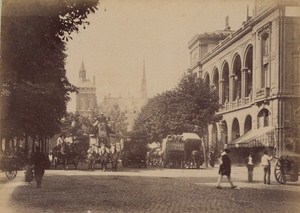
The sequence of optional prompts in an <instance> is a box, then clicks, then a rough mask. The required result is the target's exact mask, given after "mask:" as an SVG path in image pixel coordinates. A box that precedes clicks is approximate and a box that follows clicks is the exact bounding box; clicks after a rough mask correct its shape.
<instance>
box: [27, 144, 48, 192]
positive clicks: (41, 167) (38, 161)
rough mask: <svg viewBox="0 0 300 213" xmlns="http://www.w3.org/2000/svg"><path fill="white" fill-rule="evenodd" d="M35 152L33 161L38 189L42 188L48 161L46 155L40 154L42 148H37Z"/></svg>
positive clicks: (32, 157)
mask: <svg viewBox="0 0 300 213" xmlns="http://www.w3.org/2000/svg"><path fill="white" fill-rule="evenodd" d="M35 150H36V151H35V152H34V153H33V154H32V156H31V159H32V162H33V164H34V176H35V180H36V184H37V187H38V188H41V186H42V179H43V176H44V173H45V168H46V165H47V160H46V157H45V155H44V154H43V153H42V152H40V147H39V146H37V147H36V148H35Z"/></svg>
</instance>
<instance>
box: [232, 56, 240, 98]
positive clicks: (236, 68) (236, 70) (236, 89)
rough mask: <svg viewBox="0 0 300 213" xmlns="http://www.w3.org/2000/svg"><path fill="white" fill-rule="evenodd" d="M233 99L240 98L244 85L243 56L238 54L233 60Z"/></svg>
mask: <svg viewBox="0 0 300 213" xmlns="http://www.w3.org/2000/svg"><path fill="white" fill-rule="evenodd" d="M233 74H234V83H233V91H232V92H233V100H236V99H239V98H240V97H241V88H242V87H241V85H242V79H241V77H242V75H241V57H240V56H239V55H237V56H236V57H235V58H234V61H233Z"/></svg>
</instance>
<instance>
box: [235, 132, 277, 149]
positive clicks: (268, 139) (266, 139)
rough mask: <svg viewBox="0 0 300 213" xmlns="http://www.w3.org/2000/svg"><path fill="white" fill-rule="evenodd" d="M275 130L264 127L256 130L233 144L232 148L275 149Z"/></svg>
mask: <svg viewBox="0 0 300 213" xmlns="http://www.w3.org/2000/svg"><path fill="white" fill-rule="evenodd" d="M274 146H275V129H274V127H263V128H259V129H254V130H251V131H249V132H247V133H246V134H244V135H242V136H241V137H239V138H237V139H236V140H234V141H233V142H232V143H231V147H274Z"/></svg>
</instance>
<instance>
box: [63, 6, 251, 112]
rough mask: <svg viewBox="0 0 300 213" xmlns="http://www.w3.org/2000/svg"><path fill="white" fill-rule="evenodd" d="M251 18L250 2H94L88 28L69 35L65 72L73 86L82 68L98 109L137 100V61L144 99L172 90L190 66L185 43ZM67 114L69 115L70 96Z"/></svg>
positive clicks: (234, 27) (71, 108) (71, 103)
mask: <svg viewBox="0 0 300 213" xmlns="http://www.w3.org/2000/svg"><path fill="white" fill-rule="evenodd" d="M247 5H249V14H250V15H252V10H253V0H100V5H99V6H98V8H99V10H98V11H97V12H96V13H95V14H92V15H90V16H89V17H88V21H89V22H90V25H88V26H87V27H86V29H83V28H81V29H80V31H79V33H74V34H72V37H73V40H70V41H69V42H68V44H67V52H66V53H67V55H68V57H67V61H66V70H67V77H68V79H69V81H70V82H71V83H73V84H75V85H76V83H77V81H78V75H79V69H80V66H81V63H82V62H84V65H85V68H86V71H87V77H88V78H89V79H92V78H93V76H95V78H96V88H97V99H98V103H99V102H100V101H101V100H102V99H103V97H104V96H105V95H106V96H108V95H109V94H110V95H111V97H119V96H122V97H128V96H134V97H139V96H140V87H141V80H142V73H143V61H145V71H146V79H147V91H148V97H153V96H154V95H156V94H159V93H161V92H163V91H166V90H170V89H172V88H174V87H175V86H176V85H177V83H178V82H179V80H180V78H181V76H182V75H183V73H184V72H186V70H187V69H188V68H189V66H190V58H189V49H188V42H189V41H190V40H191V39H192V38H193V37H194V36H195V35H196V34H197V33H199V34H201V33H205V32H212V31H215V30H223V29H225V17H226V16H229V24H230V26H231V29H232V30H237V29H238V28H240V27H241V26H242V22H243V21H245V20H246V15H247ZM71 98H72V100H71V101H70V102H69V103H68V111H74V110H75V95H74V94H72V95H71Z"/></svg>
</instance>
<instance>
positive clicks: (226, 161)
mask: <svg viewBox="0 0 300 213" xmlns="http://www.w3.org/2000/svg"><path fill="white" fill-rule="evenodd" d="M229 153H230V150H229V149H224V150H223V152H222V153H221V164H220V167H219V178H218V181H217V188H218V189H222V187H221V181H222V178H223V176H226V177H227V179H228V182H229V184H230V186H231V188H232V189H234V188H237V186H236V185H234V184H233V182H232V180H231V159H230V157H229ZM272 159H273V157H272V156H269V155H268V151H264V154H263V156H262V157H261V166H262V167H263V172H264V177H263V179H264V184H271V182H270V175H271V160H272ZM245 163H246V166H247V171H248V182H253V170H254V166H255V160H254V156H253V153H250V154H249V156H248V157H247V158H246V159H245Z"/></svg>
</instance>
